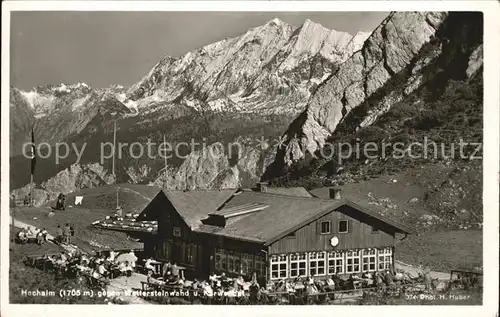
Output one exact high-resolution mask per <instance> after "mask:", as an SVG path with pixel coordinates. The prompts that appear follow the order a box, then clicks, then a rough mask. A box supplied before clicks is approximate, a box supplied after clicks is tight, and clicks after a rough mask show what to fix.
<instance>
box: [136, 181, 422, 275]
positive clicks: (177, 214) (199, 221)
mask: <svg viewBox="0 0 500 317" xmlns="http://www.w3.org/2000/svg"><path fill="white" fill-rule="evenodd" d="M330 192H331V194H330V198H329V199H322V198H317V197H312V196H311V195H310V194H309V193H308V192H307V191H305V190H297V189H290V190H288V189H281V190H276V189H273V188H269V187H267V186H266V185H265V184H261V185H260V186H259V187H258V188H257V189H223V190H194V191H160V192H159V193H158V194H157V195H156V196H155V197H154V198H153V199H152V201H151V202H150V203H149V204H148V205H147V206H146V207H145V208H144V210H143V211H142V213H141V214H140V215H139V217H138V219H137V220H142V221H157V222H158V229H157V232H156V233H155V234H154V235H153V234H152V235H150V236H149V238H145V239H144V249H145V252H146V253H147V254H151V255H152V256H154V257H155V258H156V259H157V260H160V261H171V262H175V263H177V264H178V265H181V266H184V267H186V269H187V270H186V275H189V276H193V277H201V278H206V277H207V276H208V275H209V274H210V273H211V272H215V273H217V274H220V273H222V272H225V273H226V274H227V275H229V276H231V275H238V274H242V275H244V276H251V275H252V274H253V273H254V272H255V273H256V274H257V276H258V278H259V279H260V280H266V281H267V280H278V279H280V280H281V279H294V278H297V277H306V276H314V277H315V278H325V277H327V276H330V275H333V274H336V275H340V276H345V275H350V274H356V273H363V272H374V271H379V270H386V269H390V268H391V267H393V266H394V259H395V254H394V245H395V243H396V241H397V239H399V238H400V235H404V236H406V235H407V234H409V233H412V231H411V229H409V228H406V227H405V226H403V225H401V224H398V223H396V222H395V221H392V220H391V219H387V218H385V217H382V216H381V215H380V214H378V213H376V212H374V211H372V210H370V209H368V208H367V207H366V206H361V205H359V204H357V203H356V202H355V201H352V200H350V199H346V198H344V197H342V195H341V193H340V190H339V189H337V188H332V189H330Z"/></svg>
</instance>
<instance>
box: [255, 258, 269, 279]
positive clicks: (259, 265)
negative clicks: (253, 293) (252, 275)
mask: <svg viewBox="0 0 500 317" xmlns="http://www.w3.org/2000/svg"><path fill="white" fill-rule="evenodd" d="M266 268H267V266H266V258H265V257H263V256H261V255H256V256H255V272H256V273H257V277H264V276H266Z"/></svg>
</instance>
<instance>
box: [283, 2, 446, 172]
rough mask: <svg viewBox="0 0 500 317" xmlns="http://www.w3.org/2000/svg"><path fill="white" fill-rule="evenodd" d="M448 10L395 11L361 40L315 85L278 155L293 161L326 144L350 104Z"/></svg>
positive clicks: (375, 85)
mask: <svg viewBox="0 0 500 317" xmlns="http://www.w3.org/2000/svg"><path fill="white" fill-rule="evenodd" d="M446 16H447V14H446V13H441V12H413V13H408V12H396V13H391V14H390V15H389V16H388V17H387V18H386V19H385V20H384V21H383V22H382V23H381V24H380V25H379V26H378V27H377V28H376V29H375V30H374V31H373V33H371V34H370V36H369V37H368V39H367V40H366V41H363V44H362V49H361V50H360V51H357V52H356V53H354V54H353V55H352V56H351V57H350V58H349V59H347V60H346V61H345V62H343V63H342V64H341V65H340V66H339V68H338V70H337V71H336V72H335V73H334V74H333V76H331V77H330V78H329V80H327V81H326V82H325V83H324V84H323V85H322V86H321V87H320V88H319V89H318V90H317V91H316V93H315V95H314V96H313V97H312V98H311V100H310V102H309V104H308V106H307V108H306V110H305V111H304V113H302V114H301V115H300V116H299V119H297V120H296V121H295V122H294V123H292V124H291V125H290V127H289V129H288V131H287V132H286V135H285V138H286V140H287V146H286V148H285V149H284V152H283V153H281V154H280V156H279V157H280V158H279V160H281V159H283V163H286V164H291V162H293V161H296V160H298V159H300V158H302V157H303V156H304V155H305V153H306V152H309V153H314V152H315V151H316V150H317V149H318V148H320V147H322V146H323V144H324V142H325V139H326V138H327V137H328V136H330V135H331V134H332V133H333V132H334V131H335V129H336V127H337V125H338V124H339V122H340V121H341V120H342V119H343V118H344V117H345V116H346V115H347V114H348V113H349V112H350V111H351V110H352V109H354V108H355V107H357V106H358V105H360V104H361V103H362V102H363V101H364V100H365V99H366V98H368V97H369V96H370V95H372V94H373V93H374V92H375V91H376V90H377V89H379V88H380V87H382V86H383V85H384V84H385V83H386V82H387V81H388V80H389V79H390V78H391V77H392V76H393V75H394V74H396V73H398V72H399V71H401V70H402V69H403V68H405V67H406V66H407V65H408V64H409V63H410V61H411V60H412V59H413V58H414V57H415V56H416V55H417V54H418V52H419V50H420V49H421V47H422V46H423V45H424V44H425V43H427V42H429V41H430V39H431V37H432V36H433V35H434V34H435V33H436V29H437V28H438V27H439V25H440V24H441V23H442V22H443V21H444V20H445V18H446ZM364 36H366V33H358V34H357V35H356V36H355V37H354V38H356V37H358V39H360V42H361V39H363V37H364ZM352 42H353V41H351V43H352ZM352 45H353V46H354V43H353V44H352ZM357 46H361V45H360V44H357Z"/></svg>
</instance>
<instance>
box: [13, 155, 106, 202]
mask: <svg viewBox="0 0 500 317" xmlns="http://www.w3.org/2000/svg"><path fill="white" fill-rule="evenodd" d="M113 183H114V177H113V175H110V174H109V173H108V171H106V170H105V169H104V168H103V167H102V166H101V165H99V164H97V163H94V164H86V165H80V164H73V165H71V166H70V167H69V168H67V169H64V170H62V171H60V172H59V173H58V174H57V175H56V176H54V177H52V178H50V179H48V180H47V181H45V182H43V183H42V184H40V185H39V188H36V189H34V191H33V196H34V204H35V206H41V205H43V204H45V203H47V202H48V201H52V200H54V199H56V198H57V196H58V195H59V194H60V193H63V194H68V193H71V192H74V191H77V190H79V189H82V188H94V187H101V186H104V185H109V184H113ZM29 192H30V184H28V185H26V186H24V187H22V188H18V189H14V190H13V191H11V196H13V197H15V198H16V199H17V200H22V199H24V198H25V197H26V196H27V195H28V194H29Z"/></svg>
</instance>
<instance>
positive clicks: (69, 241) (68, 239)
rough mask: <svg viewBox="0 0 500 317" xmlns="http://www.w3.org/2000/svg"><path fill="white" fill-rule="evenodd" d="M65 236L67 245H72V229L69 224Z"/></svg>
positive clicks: (64, 231)
mask: <svg viewBox="0 0 500 317" xmlns="http://www.w3.org/2000/svg"><path fill="white" fill-rule="evenodd" d="M63 236H64V242H65V243H67V244H71V228H70V227H69V223H67V224H66V225H65V226H64V230H63Z"/></svg>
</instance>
